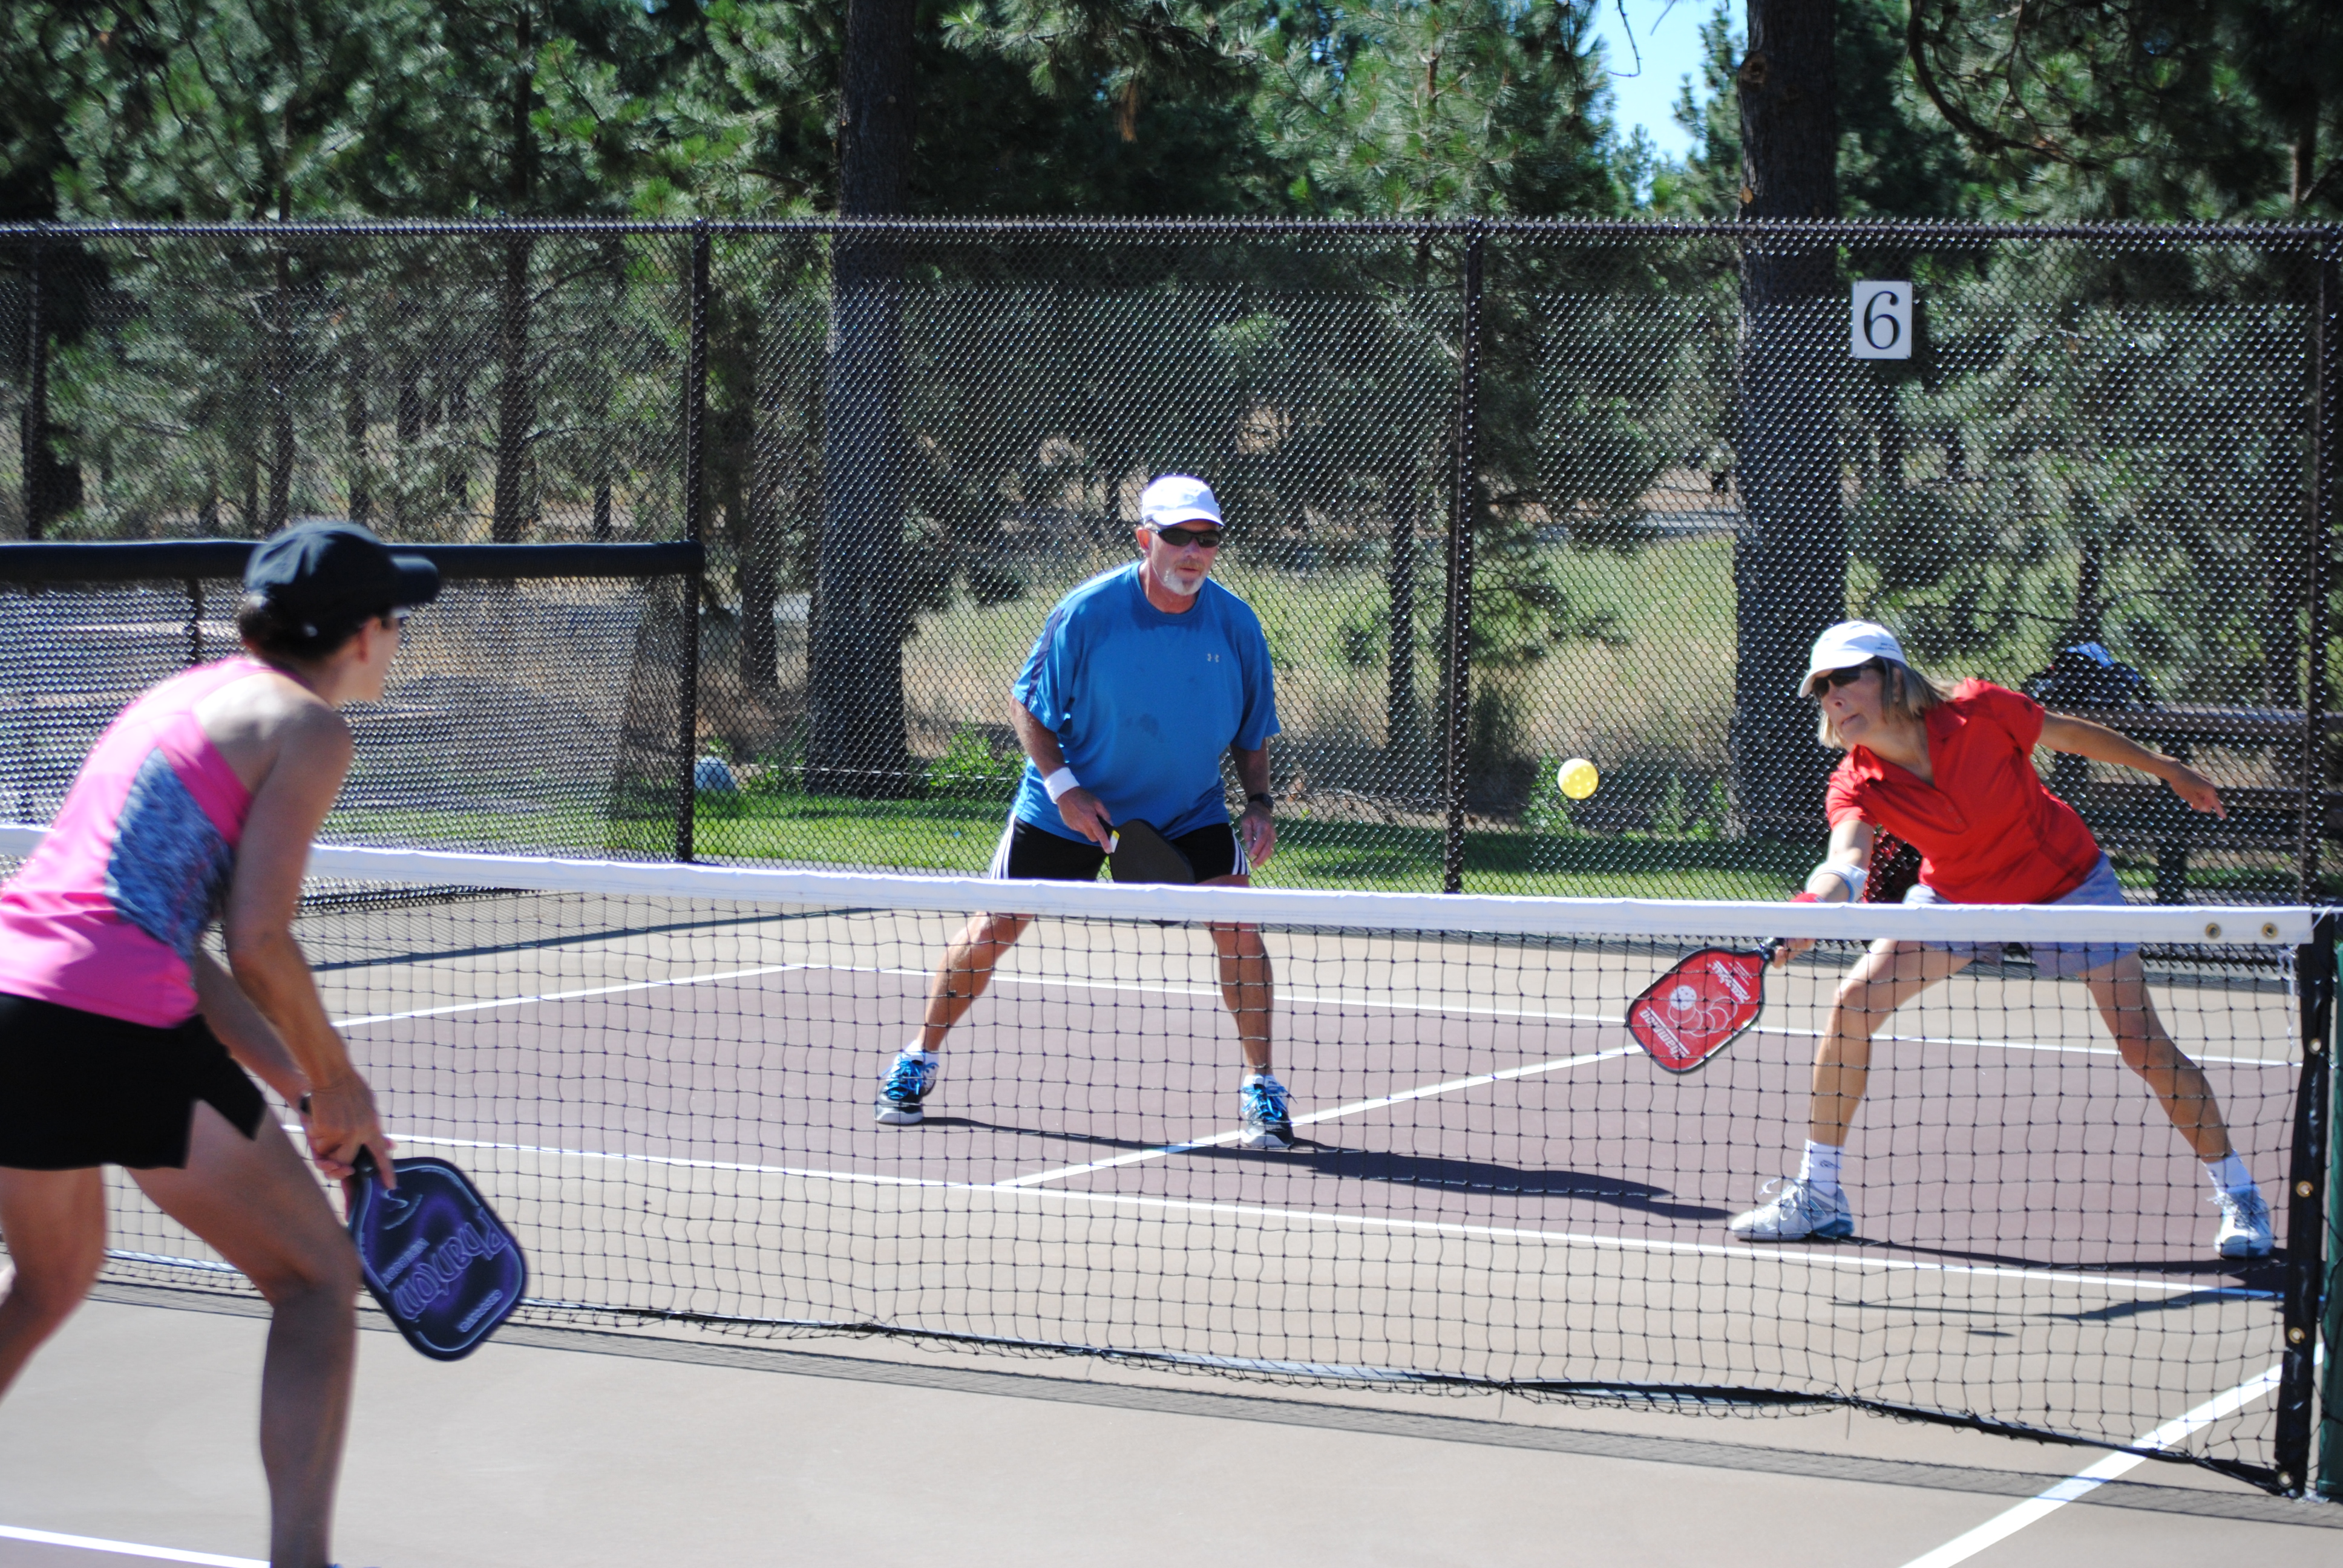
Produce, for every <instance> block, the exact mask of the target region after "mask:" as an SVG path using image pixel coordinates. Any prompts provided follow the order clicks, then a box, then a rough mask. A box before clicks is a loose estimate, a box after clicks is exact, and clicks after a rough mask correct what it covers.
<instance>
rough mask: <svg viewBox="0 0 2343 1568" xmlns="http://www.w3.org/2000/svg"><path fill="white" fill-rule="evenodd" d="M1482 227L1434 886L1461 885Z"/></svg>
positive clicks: (1461, 400)
mask: <svg viewBox="0 0 2343 1568" xmlns="http://www.w3.org/2000/svg"><path fill="white" fill-rule="evenodd" d="M1482 242H1483V235H1482V229H1481V226H1480V225H1478V224H1473V225H1472V226H1470V227H1468V228H1467V229H1466V230H1465V234H1464V326H1463V334H1464V341H1463V356H1462V357H1461V362H1460V364H1459V367H1458V371H1457V377H1456V475H1455V494H1454V496H1453V498H1452V500H1451V503H1450V507H1449V514H1448V566H1447V575H1448V607H1447V616H1446V624H1445V626H1444V628H1443V644H1444V646H1443V648H1442V653H1443V658H1442V661H1441V664H1442V669H1441V675H1442V679H1441V687H1442V690H1441V699H1442V706H1443V709H1444V710H1445V711H1444V713H1443V719H1442V724H1441V758H1440V795H1441V799H1442V800H1443V801H1444V802H1445V803H1446V805H1447V808H1448V822H1447V827H1446V829H1445V831H1444V832H1443V836H1442V842H1441V854H1440V890H1441V891H1442V892H1443V893H1461V892H1463V890H1464V789H1465V784H1466V779H1465V771H1466V768H1465V764H1466V761H1467V759H1468V755H1469V752H1470V749H1471V745H1472V733H1473V700H1472V699H1473V657H1472V648H1473V418H1474V416H1475V414H1476V412H1477V408H1476V403H1477V400H1478V398H1479V396H1480V390H1481V247H1482Z"/></svg>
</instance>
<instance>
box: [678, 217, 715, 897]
mask: <svg viewBox="0 0 2343 1568" xmlns="http://www.w3.org/2000/svg"><path fill="white" fill-rule="evenodd" d="M707 427H708V220H707V219H706V218H702V219H700V220H699V222H698V223H697V224H695V225H693V226H692V232H691V325H690V347H689V349H688V350H687V351H686V354H685V358H684V369H683V531H684V537H685V538H688V539H689V540H690V542H691V543H693V544H695V545H696V544H699V543H701V542H702V540H701V534H702V531H703V529H704V528H705V526H706V520H707V517H706V514H707V508H708V482H707V481H708V475H707ZM705 569H706V568H701V570H700V571H695V572H693V573H691V574H690V575H689V576H688V577H686V578H684V580H683V596H684V604H683V692H682V698H681V700H680V701H679V703H678V704H677V708H678V710H679V712H678V719H677V733H676V746H675V754H676V781H675V789H676V799H675V858H676V859H679V860H689V859H691V858H692V841H691V835H692V813H693V810H694V809H695V808H696V807H697V805H698V804H699V786H698V781H697V779H696V778H695V774H696V773H697V772H698V770H699V591H700V579H701V577H702V575H703V573H704V571H705Z"/></svg>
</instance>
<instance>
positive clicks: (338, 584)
mask: <svg viewBox="0 0 2343 1568" xmlns="http://www.w3.org/2000/svg"><path fill="white" fill-rule="evenodd" d="M244 591H245V592H246V593H248V594H257V595H259V596H260V597H262V598H266V600H267V601H268V603H269V604H270V606H271V607H272V608H276V609H278V610H281V611H283V612H284V613H286V614H287V615H289V616H294V617H297V618H299V619H300V620H301V621H302V622H304V623H305V624H307V625H309V626H316V627H325V626H330V625H333V624H335V623H336V622H339V621H353V620H357V619H359V618H364V617H366V616H369V615H378V614H380V613H381V612H382V611H384V610H387V609H398V608H403V607H405V606H407V605H417V604H429V603H430V602H431V601H432V600H433V599H435V598H438V597H439V568H437V567H436V566H434V565H432V564H431V562H430V561H429V560H427V559H426V558H424V557H422V556H395V555H392V554H391V553H390V549H389V547H388V546H387V545H385V544H384V543H383V542H382V541H381V540H380V539H378V538H375V537H374V535H373V534H371V533H369V532H368V531H367V529H365V528H360V527H358V525H357V524H356V523H336V522H311V523H295V524H294V525H293V526H292V527H291V528H283V529H280V530H279V531H277V532H276V533H273V534H271V535H269V536H268V537H267V538H265V539H263V540H261V541H260V546H259V548H257V549H255V550H254V551H253V552H252V558H251V559H250V560H248V561H246V563H245V567H244Z"/></svg>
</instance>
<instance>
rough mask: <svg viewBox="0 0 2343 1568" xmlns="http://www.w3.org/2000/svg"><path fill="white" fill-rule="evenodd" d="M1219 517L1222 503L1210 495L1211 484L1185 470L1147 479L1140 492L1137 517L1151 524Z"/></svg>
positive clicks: (1144, 524)
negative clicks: (1186, 472) (1185, 472)
mask: <svg viewBox="0 0 2343 1568" xmlns="http://www.w3.org/2000/svg"><path fill="white" fill-rule="evenodd" d="M1220 520H1221V503H1220V502H1218V501H1216V500H1214V499H1213V498H1212V486H1210V485H1208V484H1206V483H1204V481H1203V480H1202V479H1198V478H1192V477H1190V476H1188V475H1186V474H1166V475H1164V476H1163V477H1161V478H1159V479H1151V480H1149V481H1148V484H1147V488H1145V489H1143V490H1141V491H1140V492H1139V521H1140V524H1141V526H1142V527H1144V528H1177V527H1179V526H1180V525H1181V524H1182V523H1212V524H1215V525H1217V524H1218V523H1219V522H1220Z"/></svg>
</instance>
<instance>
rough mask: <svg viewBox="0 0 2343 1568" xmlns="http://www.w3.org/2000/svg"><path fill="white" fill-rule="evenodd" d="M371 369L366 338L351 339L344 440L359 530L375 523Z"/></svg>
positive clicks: (345, 382) (353, 517) (344, 388)
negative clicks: (370, 459) (370, 438)
mask: <svg viewBox="0 0 2343 1568" xmlns="http://www.w3.org/2000/svg"><path fill="white" fill-rule="evenodd" d="M371 370H372V362H371V360H369V359H368V357H367V344H366V339H365V338H364V337H352V338H351V339H350V352H349V366H348V368H347V370H346V372H345V373H344V379H343V382H342V440H343V444H344V445H345V447H347V449H348V453H349V473H350V480H349V485H350V521H352V522H354V523H356V524H357V525H358V527H360V528H367V527H368V526H370V525H371V524H372V522H373V520H374V474H373V470H372V467H371V465H370V464H369V462H368V460H367V375H368V374H369V373H370V372H371Z"/></svg>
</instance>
